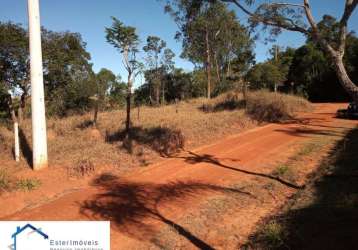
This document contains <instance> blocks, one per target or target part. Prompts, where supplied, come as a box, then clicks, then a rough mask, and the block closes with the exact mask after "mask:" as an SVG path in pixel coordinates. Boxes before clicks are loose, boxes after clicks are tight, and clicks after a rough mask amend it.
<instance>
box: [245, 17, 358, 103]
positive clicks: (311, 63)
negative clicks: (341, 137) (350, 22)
mask: <svg viewBox="0 0 358 250" xmlns="http://www.w3.org/2000/svg"><path fill="white" fill-rule="evenodd" d="M338 25H339V24H338V22H337V20H336V19H335V18H333V17H332V16H329V15H325V16H323V19H322V21H320V22H319V23H318V27H319V28H320V29H321V30H322V31H324V35H325V37H326V39H327V40H329V41H334V40H335V39H337V36H338V33H339V32H338ZM275 51H276V53H275ZM270 52H271V58H269V59H268V60H267V61H265V62H263V63H258V64H256V65H254V66H253V67H252V68H251V69H250V70H249V72H248V74H247V75H246V80H247V81H248V82H250V86H251V88H254V89H260V88H268V89H272V90H274V86H275V84H276V83H278V84H279V85H280V89H281V91H286V92H289V93H295V94H299V95H302V96H305V97H307V98H308V99H310V100H312V101H347V100H349V99H350V97H349V95H348V93H347V92H346V91H345V89H344V88H343V87H342V86H341V85H340V84H339V79H338V77H337V75H336V73H335V70H334V65H333V63H332V61H331V60H330V58H329V55H327V53H325V51H324V50H323V49H322V47H321V46H320V45H319V44H317V43H314V42H313V40H312V37H310V36H308V37H307V41H306V44H304V45H303V46H301V47H299V48H297V49H293V48H286V49H284V48H278V47H275V46H274V47H273V49H272V50H271V51H270ZM275 54H276V56H275ZM343 60H344V64H345V67H346V68H347V71H348V74H349V76H350V78H351V79H352V80H353V81H354V82H357V81H358V64H357V62H358V38H357V37H356V35H355V33H354V32H350V33H349V34H348V35H347V41H346V53H345V56H344V58H343Z"/></svg>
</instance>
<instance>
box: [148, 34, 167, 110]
mask: <svg viewBox="0 0 358 250" xmlns="http://www.w3.org/2000/svg"><path fill="white" fill-rule="evenodd" d="M166 46H167V44H166V42H165V41H163V40H162V39H160V38H159V37H157V36H148V37H147V44H146V45H145V46H144V47H143V50H144V51H145V52H146V53H147V57H146V62H147V65H148V68H149V70H150V71H149V72H151V74H147V76H148V77H149V78H150V79H148V80H149V82H150V83H151V85H152V86H150V87H151V89H150V90H151V91H153V92H154V93H153V95H154V102H155V104H156V105H158V104H159V99H160V90H161V72H160V70H159V68H160V59H161V55H162V52H163V51H164V48H165V47H166ZM150 98H152V96H151V95H150Z"/></svg>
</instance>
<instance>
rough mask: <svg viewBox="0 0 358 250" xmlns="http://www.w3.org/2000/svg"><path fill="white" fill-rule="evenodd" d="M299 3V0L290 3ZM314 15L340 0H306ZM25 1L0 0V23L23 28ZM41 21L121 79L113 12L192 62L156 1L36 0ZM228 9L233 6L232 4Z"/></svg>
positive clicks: (287, 38)
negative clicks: (108, 31)
mask: <svg viewBox="0 0 358 250" xmlns="http://www.w3.org/2000/svg"><path fill="white" fill-rule="evenodd" d="M290 2H298V3H299V2H302V1H299V0H297V1H290ZM311 2H312V9H313V12H314V15H315V17H316V19H317V20H318V19H320V18H321V17H322V15H323V14H325V13H327V14H330V15H332V16H335V17H340V15H341V13H342V11H343V7H344V6H343V2H344V1H342V0H311ZM26 3H27V1H26V0H1V9H0V21H13V22H16V23H22V24H24V27H27V6H26ZM40 4H41V21H42V25H43V26H45V27H46V28H48V29H51V30H54V31H67V30H69V31H72V32H79V33H81V35H82V38H83V40H84V41H85V42H86V43H87V49H88V51H89V52H90V53H91V56H92V62H93V64H94V70H95V71H96V72H97V71H98V70H99V69H101V68H103V67H105V68H108V69H111V70H112V71H113V72H115V73H116V74H121V76H122V78H125V77H126V73H125V70H124V69H123V67H122V65H121V58H120V55H119V54H118V52H117V51H116V50H115V49H114V48H113V47H111V45H109V44H108V43H107V42H106V40H105V34H104V28H105V27H106V26H110V25H111V19H110V16H115V17H117V18H118V19H120V20H121V21H123V22H124V23H125V24H127V25H131V26H135V27H136V28H137V29H138V32H139V35H140V37H141V40H142V41H145V39H146V37H147V36H148V35H156V36H159V37H161V38H162V39H164V40H165V41H167V44H168V47H169V48H171V49H172V50H173V51H174V52H175V53H176V54H177V57H176V66H177V67H182V68H184V69H186V70H190V69H191V68H192V64H191V63H190V62H188V61H185V60H183V59H180V58H179V54H180V51H181V43H180V42H176V41H175V40H174V38H173V37H174V34H175V32H176V30H177V27H176V25H175V23H174V22H173V20H172V19H171V18H170V17H169V16H168V15H166V14H164V13H163V4H162V3H160V2H158V1H157V0H40ZM233 9H234V10H237V8H235V7H234V6H233ZM237 14H238V17H239V19H240V20H241V21H242V22H245V15H244V14H243V13H242V12H240V11H238V12H237ZM349 28H350V29H351V30H355V31H356V32H358V10H356V11H355V13H354V14H353V16H352V18H351V20H350V26H349ZM304 40H305V39H304V37H303V36H302V35H300V34H298V33H294V32H285V33H283V34H282V35H281V36H280V37H279V38H278V41H277V43H278V44H279V45H280V46H291V47H298V46H300V45H301V44H302V43H303V42H304ZM271 46H272V44H268V45H265V44H264V43H263V41H258V42H257V43H256V48H255V53H256V60H257V61H263V60H265V59H266V58H267V57H268V49H269V48H270V47H271Z"/></svg>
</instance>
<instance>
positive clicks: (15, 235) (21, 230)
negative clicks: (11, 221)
mask: <svg viewBox="0 0 358 250" xmlns="http://www.w3.org/2000/svg"><path fill="white" fill-rule="evenodd" d="M27 229H31V232H30V233H29V234H33V233H35V234H38V235H40V236H42V237H41V239H44V240H48V235H47V234H45V233H44V232H42V231H41V229H40V228H36V227H34V226H33V225H31V224H26V225H25V226H23V227H16V232H15V233H13V234H12V235H11V238H12V239H13V241H14V243H13V244H12V245H10V247H9V248H10V249H12V250H17V249H18V248H17V240H18V237H19V236H20V234H24V233H26V232H25V231H26V230H27ZM29 234H28V235H29Z"/></svg>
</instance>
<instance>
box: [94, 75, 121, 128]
mask: <svg viewBox="0 0 358 250" xmlns="http://www.w3.org/2000/svg"><path fill="white" fill-rule="evenodd" d="M116 80H117V77H116V76H115V75H114V74H113V72H112V71H110V70H109V69H104V68H102V69H101V70H100V71H99V72H98V73H97V74H96V79H95V82H96V83H95V85H96V87H95V88H96V89H95V96H93V99H94V102H95V104H94V105H95V107H94V116H93V125H94V126H96V125H97V120H98V111H99V110H100V109H101V108H102V107H103V104H104V102H105V99H106V95H107V93H108V92H109V91H110V90H111V89H112V88H113V86H115V85H116Z"/></svg>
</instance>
